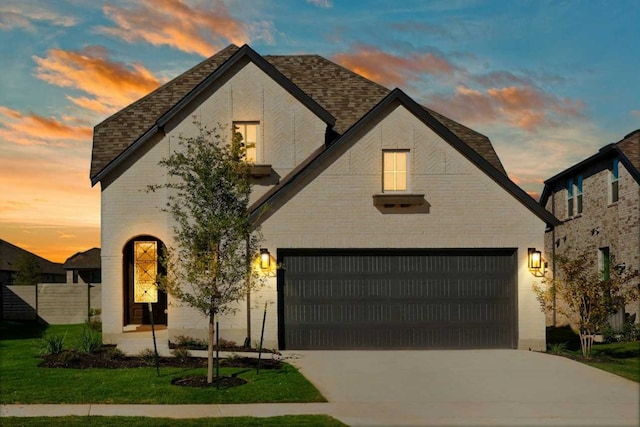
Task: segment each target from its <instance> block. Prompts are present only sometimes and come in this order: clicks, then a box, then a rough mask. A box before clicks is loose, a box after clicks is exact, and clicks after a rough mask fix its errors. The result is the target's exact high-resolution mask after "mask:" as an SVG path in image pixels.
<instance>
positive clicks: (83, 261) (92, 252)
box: [62, 248, 102, 270]
mask: <svg viewBox="0 0 640 427" xmlns="http://www.w3.org/2000/svg"><path fill="white" fill-rule="evenodd" d="M101 264H102V259H101V257H100V248H91V249H89V250H88V251H84V252H78V253H76V254H74V255H72V256H70V257H69V258H68V259H67V260H66V261H65V262H64V264H63V265H62V268H64V269H65V270H93V269H99V268H100V266H101Z"/></svg>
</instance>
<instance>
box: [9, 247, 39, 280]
mask: <svg viewBox="0 0 640 427" xmlns="http://www.w3.org/2000/svg"><path fill="white" fill-rule="evenodd" d="M16 270H17V271H16V273H15V276H14V277H13V284H14V285H36V284H38V282H40V280H41V278H42V270H41V269H40V264H39V263H38V259H37V258H36V257H35V256H34V255H32V254H29V253H23V254H22V255H20V257H19V258H18V260H17V261H16Z"/></svg>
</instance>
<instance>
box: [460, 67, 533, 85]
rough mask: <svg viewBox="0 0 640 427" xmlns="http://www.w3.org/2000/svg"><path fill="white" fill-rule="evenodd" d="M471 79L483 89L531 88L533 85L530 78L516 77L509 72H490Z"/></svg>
mask: <svg viewBox="0 0 640 427" xmlns="http://www.w3.org/2000/svg"><path fill="white" fill-rule="evenodd" d="M471 79H472V80H474V81H475V82H477V83H480V84H481V85H483V86H485V87H496V86H512V85H526V86H531V85H533V84H534V83H533V79H531V78H530V77H524V76H517V75H515V74H513V73H511V72H509V71H492V72H490V73H486V74H481V75H478V76H473V77H471Z"/></svg>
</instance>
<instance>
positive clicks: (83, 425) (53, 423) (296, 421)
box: [2, 415, 346, 427]
mask: <svg viewBox="0 0 640 427" xmlns="http://www.w3.org/2000/svg"><path fill="white" fill-rule="evenodd" d="M2 425H3V426H7V427H9V426H21V427H38V426H46V427H58V426H59V427H67V426H69V427H103V426H104V427H111V426H113V427H118V426H123V427H150V426H153V427H155V426H167V427H174V426H176V425H180V427H200V426H212V427H218V426H220V427H222V426H224V427H227V426H228V427H254V426H255V427H279V426H301V427H310V426H324V427H339V426H345V425H346V424H343V423H341V422H340V421H338V420H336V419H335V418H332V417H330V416H328V415H285V416H279V417H269V418H255V417H224V418H197V419H180V420H179V421H178V420H175V419H172V418H148V417H56V418H53V417H33V418H31V417H29V418H16V417H10V418H3V419H2Z"/></svg>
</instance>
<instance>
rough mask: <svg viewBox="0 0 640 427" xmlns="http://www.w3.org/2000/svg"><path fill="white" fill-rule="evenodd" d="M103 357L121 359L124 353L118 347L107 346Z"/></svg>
mask: <svg viewBox="0 0 640 427" xmlns="http://www.w3.org/2000/svg"><path fill="white" fill-rule="evenodd" d="M105 357H106V358H107V359H109V360H122V359H124V358H125V357H126V355H125V354H124V352H123V351H122V350H120V349H119V348H118V347H109V348H107V351H106V352H105Z"/></svg>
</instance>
